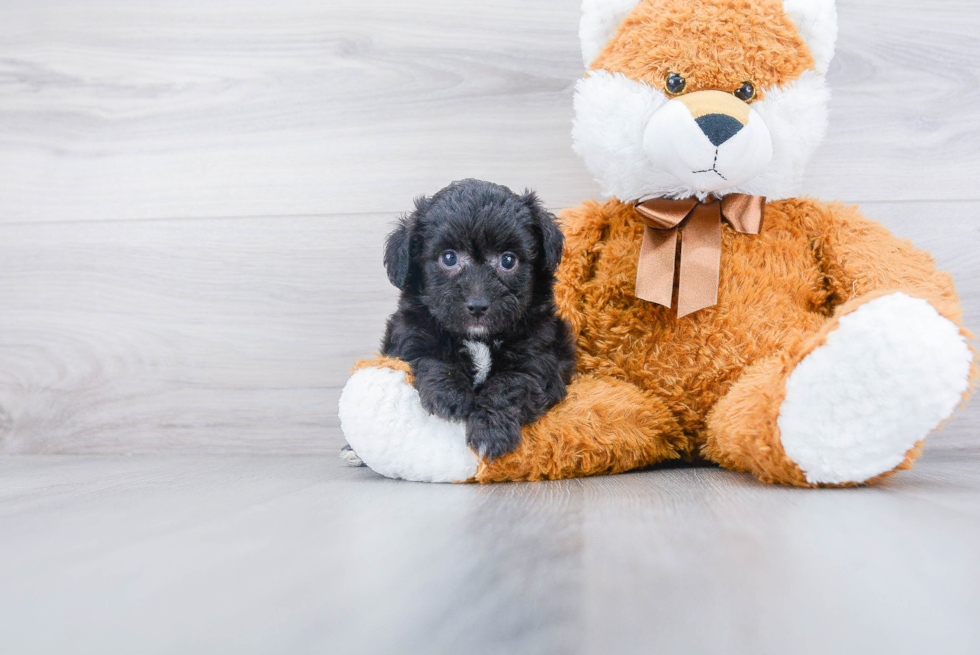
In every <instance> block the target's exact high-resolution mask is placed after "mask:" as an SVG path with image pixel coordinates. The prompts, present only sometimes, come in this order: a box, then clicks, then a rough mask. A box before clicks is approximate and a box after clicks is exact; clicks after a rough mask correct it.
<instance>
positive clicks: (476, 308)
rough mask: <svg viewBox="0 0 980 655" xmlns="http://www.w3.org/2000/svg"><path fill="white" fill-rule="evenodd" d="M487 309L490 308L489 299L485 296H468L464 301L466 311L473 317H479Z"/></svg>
mask: <svg viewBox="0 0 980 655" xmlns="http://www.w3.org/2000/svg"><path fill="white" fill-rule="evenodd" d="M488 309H490V301H488V300H487V299H486V298H470V299H469V300H467V301H466V311H468V312H469V313H470V315H471V316H473V318H480V317H481V316H483V315H484V314H486V313H487V310H488Z"/></svg>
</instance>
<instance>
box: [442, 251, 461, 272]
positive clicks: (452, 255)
mask: <svg viewBox="0 0 980 655" xmlns="http://www.w3.org/2000/svg"><path fill="white" fill-rule="evenodd" d="M439 261H440V262H442V265H443V266H445V267H446V268H452V267H453V266H455V265H456V264H457V263H459V258H458V257H456V252H455V251H454V250H447V251H446V252H444V253H442V255H440V256H439Z"/></svg>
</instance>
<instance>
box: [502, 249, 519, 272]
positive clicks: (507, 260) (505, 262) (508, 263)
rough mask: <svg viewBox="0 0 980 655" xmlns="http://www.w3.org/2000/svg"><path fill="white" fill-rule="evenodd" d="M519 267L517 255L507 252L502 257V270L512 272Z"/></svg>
mask: <svg viewBox="0 0 980 655" xmlns="http://www.w3.org/2000/svg"><path fill="white" fill-rule="evenodd" d="M515 266H517V255H515V254H514V253H512V252H505V253H504V254H502V255H501V256H500V268H502V269H504V270H505V271H512V270H514V267H515Z"/></svg>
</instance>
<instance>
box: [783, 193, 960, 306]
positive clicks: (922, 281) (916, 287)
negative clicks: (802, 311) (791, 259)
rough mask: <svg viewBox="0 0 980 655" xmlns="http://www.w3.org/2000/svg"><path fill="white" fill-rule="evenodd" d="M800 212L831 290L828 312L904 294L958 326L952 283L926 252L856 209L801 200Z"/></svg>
mask: <svg viewBox="0 0 980 655" xmlns="http://www.w3.org/2000/svg"><path fill="white" fill-rule="evenodd" d="M800 209H801V214H803V220H804V223H805V224H807V228H808V231H809V232H810V237H811V244H812V246H813V249H814V253H815V255H816V257H817V259H818V261H819V263H820V267H821V269H822V272H823V274H824V277H825V280H826V284H827V286H828V290H829V291H830V297H829V302H830V304H831V307H830V309H833V308H836V307H839V306H840V305H843V304H844V303H847V302H849V301H851V300H854V299H857V298H861V297H864V296H868V295H879V294H882V295H883V294H886V293H895V292H904V293H907V294H909V295H911V296H914V297H917V298H923V299H925V300H928V301H929V302H930V303H932V304H933V305H934V306H935V307H936V308H937V309H938V310H939V311H940V313H942V314H943V315H944V316H946V317H947V318H949V319H950V320H952V321H954V322H955V323H957V324H960V322H961V318H962V310H961V309H960V305H959V298H958V296H957V294H956V289H955V287H954V285H953V279H952V277H951V276H950V275H949V274H948V273H945V272H943V271H940V270H938V269H937V268H936V264H935V262H934V261H933V259H932V257H931V256H930V255H929V254H928V253H926V252H924V251H922V250H919V249H918V248H916V247H915V246H913V245H912V243H911V242H910V241H904V240H901V239H898V238H897V237H895V236H894V235H893V234H892V233H891V232H889V231H888V230H887V229H886V228H885V227H884V226H883V225H881V224H880V223H877V222H875V221H872V220H869V219H867V218H865V217H864V216H863V215H862V214H861V212H860V211H858V209H857V207H853V206H845V205H843V204H840V203H832V204H825V203H819V202H814V201H804V202H802V203H801V204H800Z"/></svg>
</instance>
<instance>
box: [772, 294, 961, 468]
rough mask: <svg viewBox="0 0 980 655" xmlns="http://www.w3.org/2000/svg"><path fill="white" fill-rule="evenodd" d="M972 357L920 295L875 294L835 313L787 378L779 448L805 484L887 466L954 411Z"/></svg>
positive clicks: (949, 325)
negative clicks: (820, 341) (836, 318)
mask: <svg viewBox="0 0 980 655" xmlns="http://www.w3.org/2000/svg"><path fill="white" fill-rule="evenodd" d="M972 360H973V355H972V353H971V351H970V349H969V347H968V346H967V343H966V340H965V339H964V338H963V336H962V335H961V334H960V330H959V328H958V327H956V325H955V324H954V323H952V322H951V321H949V320H947V319H945V318H943V317H942V316H940V315H939V312H937V311H936V310H935V308H934V307H933V306H932V305H930V304H929V303H928V302H926V301H925V300H920V299H917V298H912V297H911V296H908V295H906V294H904V293H895V294H891V295H888V296H884V297H881V298H877V299H875V300H873V301H871V302H869V303H867V304H866V305H863V306H862V307H860V308H859V309H857V310H856V311H854V312H852V313H851V314H848V315H847V316H844V317H842V318H841V320H840V326H839V327H838V329H836V330H835V331H834V332H832V333H830V334H829V335H828V337H827V342H826V343H825V344H824V345H822V346H820V347H819V348H817V349H816V350H814V351H813V352H812V353H810V354H809V355H807V357H806V358H804V359H803V361H802V362H800V364H799V366H797V368H796V370H795V371H793V373H792V375H790V378H789V380H788V381H787V383H786V399H785V400H784V401H783V405H782V407H781V408H780V413H779V419H778V424H779V430H780V437H781V440H782V444H783V449H784V450H785V451H786V454H787V455H788V456H789V457H790V459H792V460H793V461H794V462H795V463H796V465H797V466H799V467H800V469H801V470H802V471H803V472H804V473H805V474H806V479H807V481H808V482H810V483H811V484H821V483H824V484H841V483H846V482H864V481H866V480H869V479H871V478H873V477H875V476H877V475H880V474H882V473H885V472H887V471H891V470H892V469H894V468H895V467H896V466H898V465H899V464H901V463H902V461H904V459H905V454H906V453H907V452H908V451H909V450H911V449H912V448H913V447H914V446H915V444H916V443H917V442H918V441H921V440H922V439H924V438H925V437H926V436H927V435H928V434H929V432H930V431H932V430H933V429H934V428H936V427H937V426H938V425H939V424H940V423H941V422H942V421H944V420H946V419H947V418H949V416H950V415H951V414H952V413H953V410H954V409H955V408H956V406H957V405H958V404H959V403H960V401H961V400H962V396H963V393H964V392H965V391H966V390H967V387H968V385H969V375H970V367H971V363H972Z"/></svg>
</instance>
